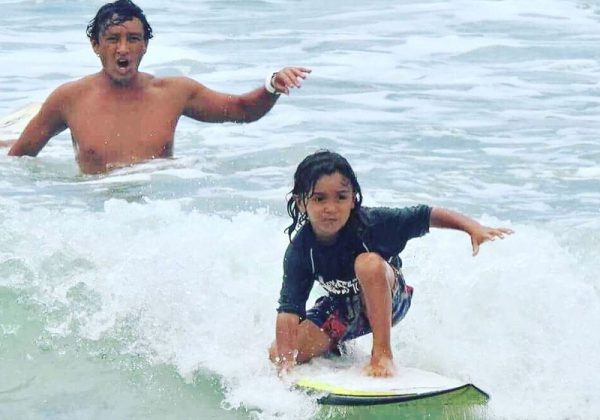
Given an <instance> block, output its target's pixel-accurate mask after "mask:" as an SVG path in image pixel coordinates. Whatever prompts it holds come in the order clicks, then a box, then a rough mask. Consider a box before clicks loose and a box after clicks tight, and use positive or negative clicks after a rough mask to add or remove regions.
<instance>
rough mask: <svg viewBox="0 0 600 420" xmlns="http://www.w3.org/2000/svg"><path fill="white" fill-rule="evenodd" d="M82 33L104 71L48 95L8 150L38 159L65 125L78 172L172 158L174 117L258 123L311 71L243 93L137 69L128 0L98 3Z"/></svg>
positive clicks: (137, 37)
mask: <svg viewBox="0 0 600 420" xmlns="http://www.w3.org/2000/svg"><path fill="white" fill-rule="evenodd" d="M87 35H88V37H89V38H90V41H91V45H92V48H93V50H94V52H95V53H96V55H97V56H98V57H100V61H101V63H102V70H101V71H100V72H98V73H96V74H92V75H89V76H86V77H84V78H82V79H80V80H76V81H73V82H69V83H66V84H64V85H61V86H60V87H58V88H57V89H56V90H55V91H54V92H52V93H51V94H50V96H49V97H48V98H47V99H46V101H45V102H44V104H43V105H42V107H41V109H40V111H39V112H38V113H37V115H36V116H35V117H33V119H32V120H31V121H30V122H29V124H28V125H27V126H26V127H25V129H24V131H23V133H22V134H21V136H20V137H19V139H18V140H16V142H14V143H13V142H0V145H2V144H3V143H4V145H7V144H8V143H13V144H12V147H11V148H10V150H9V152H8V154H9V155H11V156H23V155H28V156H36V155H37V154H38V153H39V152H40V150H41V149H42V148H43V147H44V146H45V145H46V143H47V142H48V141H49V140H50V138H52V137H53V136H55V135H57V134H58V133H60V132H61V131H63V130H65V129H66V128H69V129H70V131H71V136H72V140H73V147H74V149H75V156H76V159H77V162H78V164H79V167H80V169H81V171H82V172H84V173H88V174H94V173H103V172H107V171H109V170H110V169H112V168H116V167H121V166H125V165H131V164H135V163H138V162H142V161H146V160H148V159H154V158H165V157H170V156H172V155H173V141H174V134H175V127H176V126H177V122H178V120H179V117H180V116H182V115H185V116H187V117H190V118H193V119H195V120H197V121H204V122H225V121H232V122H240V123H241V122H252V121H256V120H258V119H259V118H261V117H262V116H263V115H265V114H266V113H267V112H268V111H269V110H270V109H271V108H272V107H273V105H274V104H275V102H276V101H277V99H278V97H279V95H280V94H281V93H284V94H286V95H287V94H289V90H290V89H291V88H293V87H300V81H301V79H304V78H306V76H307V74H308V73H310V72H311V70H309V69H307V68H304V67H287V68H284V69H283V70H280V71H279V72H276V73H273V74H272V75H269V76H268V77H267V80H266V82H265V86H264V87H260V88H258V89H255V90H253V91H251V92H248V93H245V94H243V95H228V94H224V93H219V92H216V91H213V90H210V89H208V88H207V87H206V86H203V85H202V84H200V83H198V82H196V81H194V80H192V79H190V78H186V77H167V78H158V77H154V76H152V75H150V74H148V73H143V72H139V71H138V68H139V65H140V62H141V60H142V58H143V56H144V54H145V53H146V49H147V47H148V42H149V40H150V38H152V28H151V27H150V25H149V24H148V22H147V20H146V17H145V15H144V13H143V11H142V10H141V9H140V8H139V7H138V6H136V5H135V4H134V3H133V2H131V1H130V0H118V1H115V2H113V3H108V4H105V5H104V6H103V7H101V8H100V10H99V11H98V13H97V14H96V17H95V18H94V19H93V20H92V21H91V22H90V24H89V25H88V28H87Z"/></svg>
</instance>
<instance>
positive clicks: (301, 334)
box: [269, 319, 335, 363]
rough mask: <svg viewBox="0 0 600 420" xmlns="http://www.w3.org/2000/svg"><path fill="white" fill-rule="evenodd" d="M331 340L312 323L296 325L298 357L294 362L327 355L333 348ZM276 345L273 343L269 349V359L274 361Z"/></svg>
mask: <svg viewBox="0 0 600 420" xmlns="http://www.w3.org/2000/svg"><path fill="white" fill-rule="evenodd" d="M334 343H335V342H334V340H333V339H331V338H330V337H329V336H328V335H327V334H326V333H325V332H324V331H323V330H322V329H320V328H319V327H317V326H316V325H315V323H314V322H312V321H310V320H308V319H305V320H304V321H302V322H301V323H300V324H299V325H298V349H297V350H298V356H297V357H296V362H298V363H305V362H308V361H309V360H310V359H312V358H313V357H316V356H320V355H322V354H324V353H327V352H328V351H330V350H331V349H332V348H333V347H334ZM277 355H278V352H277V344H276V343H275V342H273V343H272V344H271V347H270V348H269V358H270V359H271V361H273V362H274V361H275V358H276V357H277Z"/></svg>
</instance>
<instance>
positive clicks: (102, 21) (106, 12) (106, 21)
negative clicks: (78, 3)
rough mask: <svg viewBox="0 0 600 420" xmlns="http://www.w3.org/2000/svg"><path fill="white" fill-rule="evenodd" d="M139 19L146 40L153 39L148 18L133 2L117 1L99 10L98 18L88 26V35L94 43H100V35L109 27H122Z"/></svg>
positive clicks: (128, 0)
mask: <svg viewBox="0 0 600 420" xmlns="http://www.w3.org/2000/svg"><path fill="white" fill-rule="evenodd" d="M134 18H138V19H139V20H140V21H141V22H142V25H143V26H144V40H145V41H148V40H149V39H150V38H152V36H153V35H152V28H151V27H150V24H149V23H148V21H147V20H146V16H145V15H144V12H143V11H142V9H140V8H139V7H138V6H137V5H136V4H134V3H133V2H132V1H131V0H117V1H115V2H113V3H107V4H105V5H104V6H102V7H101V8H100V10H98V13H96V17H94V19H92V20H91V21H90V23H89V24H88V26H87V29H86V34H87V36H88V38H89V39H90V40H92V41H94V42H96V43H97V42H99V40H100V35H101V34H102V32H104V31H105V30H106V28H108V27H109V26H112V25H120V24H121V23H123V22H127V21H130V20H132V19H134Z"/></svg>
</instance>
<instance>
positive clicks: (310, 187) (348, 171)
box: [285, 150, 366, 240]
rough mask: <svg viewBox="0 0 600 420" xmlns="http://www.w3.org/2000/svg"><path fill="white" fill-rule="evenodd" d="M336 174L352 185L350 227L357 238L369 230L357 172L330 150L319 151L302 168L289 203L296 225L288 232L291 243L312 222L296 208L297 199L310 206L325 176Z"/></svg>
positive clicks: (299, 170) (289, 227)
mask: <svg viewBox="0 0 600 420" xmlns="http://www.w3.org/2000/svg"><path fill="white" fill-rule="evenodd" d="M335 172H339V173H340V174H342V176H344V177H345V178H347V179H348V181H350V184H351V185H352V192H353V193H354V208H353V209H352V211H351V212H350V219H348V224H349V225H350V228H351V229H353V230H355V232H356V233H357V234H359V235H360V234H361V232H362V230H363V228H364V227H365V226H366V220H365V216H364V213H363V210H362V207H361V204H362V192H361V189H360V185H359V184H358V180H357V179H356V175H355V174H354V170H353V169H352V167H351V166H350V164H349V163H348V161H347V160H346V158H344V157H343V156H342V155H340V154H338V153H335V152H331V151H329V150H319V151H318V152H315V153H313V154H312V155H308V156H307V157H305V158H304V160H303V161H302V162H300V164H299V165H298V168H297V169H296V173H295V174H294V188H293V189H292V191H290V192H289V195H290V198H289V199H288V202H287V212H288V214H289V215H290V217H291V218H292V224H291V225H289V226H288V227H287V228H286V229H285V232H286V233H287V234H288V236H289V237H290V240H291V239H292V234H293V233H294V231H295V230H296V229H297V228H300V227H301V226H302V225H303V224H304V223H305V222H306V221H307V220H308V215H307V214H306V212H305V213H302V212H300V209H299V208H298V206H297V204H296V198H298V199H299V200H301V201H302V202H303V203H304V205H305V206H306V204H307V203H308V199H309V198H310V197H311V195H312V194H313V191H314V188H315V185H316V184H317V182H318V181H319V179H320V178H321V177H322V176H323V175H332V174H334V173H335Z"/></svg>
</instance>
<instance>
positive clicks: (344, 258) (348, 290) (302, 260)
mask: <svg viewBox="0 0 600 420" xmlns="http://www.w3.org/2000/svg"><path fill="white" fill-rule="evenodd" d="M362 210H363V211H364V214H365V216H366V220H367V226H366V229H365V230H364V232H363V234H362V235H361V237H359V236H358V235H357V234H356V233H355V232H353V231H351V229H349V228H348V226H347V225H346V226H345V227H344V228H343V229H342V230H341V231H340V233H339V235H338V237H337V239H336V242H335V243H333V244H331V245H324V244H322V243H320V242H319V241H318V240H317V238H316V237H315V234H314V232H313V230H312V227H311V226H310V223H309V222H307V223H306V224H305V225H304V226H302V228H300V230H299V231H298V233H297V234H296V236H294V238H293V239H292V242H291V243H290V244H289V245H288V247H287V250H286V252H285V257H284V260H283V285H282V287H281V293H280V297H279V307H278V308H277V312H280V313H281V312H286V313H293V314H297V315H298V316H300V318H304V317H305V316H306V301H307V300H308V296H309V294H310V291H311V290H312V287H313V284H314V282H315V281H317V282H318V283H320V284H321V285H322V286H323V287H324V288H325V290H326V291H327V292H328V293H329V294H330V295H333V296H350V295H355V294H357V293H359V292H360V287H359V284H358V280H357V279H356V275H355V273H354V260H355V259H356V257H357V256H358V255H359V254H361V253H363V252H376V253H378V254H379V255H381V256H382V257H383V258H384V259H385V260H388V261H390V263H392V264H393V265H395V266H396V267H398V268H400V267H401V266H402V260H401V259H400V256H399V254H400V252H401V251H402V250H403V249H404V247H405V246H406V243H407V242H408V241H409V240H410V239H412V238H417V237H420V236H423V235H425V234H426V233H428V232H429V218H430V215H431V207H429V206H425V205H419V206H414V207H406V208H399V209H398V208H386V207H374V208H367V207H363V209H362Z"/></svg>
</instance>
